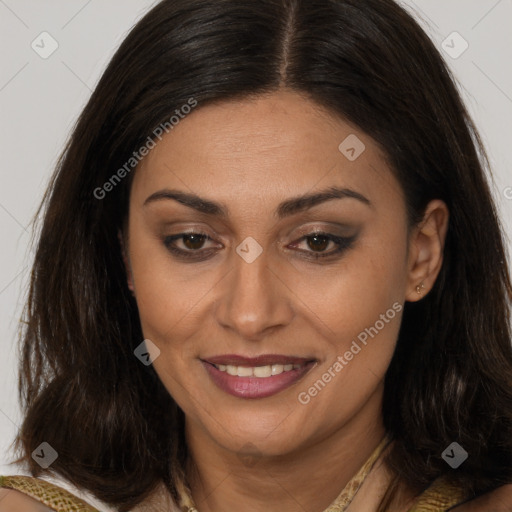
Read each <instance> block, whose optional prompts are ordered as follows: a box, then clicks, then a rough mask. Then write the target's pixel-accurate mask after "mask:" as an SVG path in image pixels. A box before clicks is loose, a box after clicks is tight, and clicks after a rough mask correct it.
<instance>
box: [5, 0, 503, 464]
mask: <svg viewBox="0 0 512 512" xmlns="http://www.w3.org/2000/svg"><path fill="white" fill-rule="evenodd" d="M254 1H258V0H254ZM154 3H156V2H154V1H149V0H123V1H120V0H117V1H116V0H45V1H44V2H42V1H41V0H0V46H1V48H2V53H1V66H0V113H1V117H0V119H1V133H0V147H1V156H2V160H1V166H0V169H1V170H0V176H1V178H0V180H1V186H0V229H1V234H2V237H1V249H0V350H1V351H0V355H1V357H0V474H9V468H8V467H7V466H6V465H5V464H6V462H7V461H8V460H10V459H11V455H10V453H9V451H8V449H9V445H10V443H11V442H12V440H13V438H14V435H15V432H16V430H17V428H18V425H19V424H20V421H21V416H20V411H19V407H18V402H17V328H18V323H19V321H20V318H21V313H22V307H23V303H24V301H25V298H26V290H27V283H28V278H29V275H30V264H31V261H32V252H31V249H30V245H29V242H30V239H31V227H30V222H31V219H32V217H33V215H34V212H35V209H36V207H37V205H38V204H39V201H40V200H41V197H42V194H43V192H44V190H45V186H46V184H47V182H48V180H49V177H50V175H51V173H52V171H53V168H54V165H55V163H56V160H57V157H58V155H59V154H60V152H61V150H62V149H63V147H64V143H65V141H66V139H67V137H68V135H69V133H70V130H71V127H72V125H73V123H74V121H75V120H76V118H77V116H78V114H79V113H80V111H81V109H82V108H83V106H84V105H85V103H86V101H87V100H88V98H89V96H90V94H91V91H92V89H93V88H94V86H95V84H96V83H97V81H98V79H99V77H100V75H101V73H102V71H103V70H104V68H105V67H106V65H107V63H108V61H109V60H110V58H111V57H112V55H113V53H114V51H115V50H116V48H117V47H118V45H119V44H120V42H121V41H122V39H123V38H124V37H125V36H126V34H127V33H128V31H129V30H130V28H131V27H132V26H133V24H134V23H135V22H136V21H137V20H138V19H140V17H141V16H142V15H143V14H144V13H145V12H146V11H147V10H148V9H149V7H150V6H151V5H153V4H154ZM401 3H402V4H403V5H404V6H405V7H406V8H407V9H408V10H410V11H411V12H412V13H413V14H414V16H415V17H416V18H417V19H418V20H419V21H420V23H421V24H422V26H423V27H424V29H425V30H426V31H427V33H428V34H429V35H430V37H431V38H432V40H433V41H434V42H435V44H436V45H437V47H438V48H439V49H440V50H441V52H442V53H443V55H444V57H445V60H446V61H447V62H448V64H449V66H450V67H451V69H452V70H453V72H454V74H455V76H456V77H457V79H458V82H459V85H460V90H461V92H462V94H463V98H464V100H465V102H466V104H467V105H468V107H469V110H470V112H471V114H472V116H473V118H474V119H475V121H476V124H477V127H478V129H479V131H480V133H481V134H482V136H483V139H484V142H485V144H486V147H487V150H488V152H489V156H490V159H491V165H492V168H493V171H494V175H495V176H494V184H493V191H494V193H495V197H496V202H497V205H498V208H499V209H500V212H501V214H502V218H503V222H504V226H505V229H506V232H507V234H508V233H511V232H512V173H511V167H510V163H511V154H512V147H511V146H512V70H511V63H512V26H511V25H512V0H414V1H413V0H407V1H404V2H401ZM475 221H476V222H477V221H478V219H475ZM508 245H509V248H510V247H512V246H511V244H510V242H508Z"/></svg>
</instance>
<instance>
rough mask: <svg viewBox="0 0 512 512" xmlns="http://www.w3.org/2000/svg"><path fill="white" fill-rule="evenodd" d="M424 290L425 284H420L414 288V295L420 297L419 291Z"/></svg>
mask: <svg viewBox="0 0 512 512" xmlns="http://www.w3.org/2000/svg"><path fill="white" fill-rule="evenodd" d="M424 288H425V283H421V284H419V285H418V286H416V293H417V294H418V295H421V291H422V290H423V289H424Z"/></svg>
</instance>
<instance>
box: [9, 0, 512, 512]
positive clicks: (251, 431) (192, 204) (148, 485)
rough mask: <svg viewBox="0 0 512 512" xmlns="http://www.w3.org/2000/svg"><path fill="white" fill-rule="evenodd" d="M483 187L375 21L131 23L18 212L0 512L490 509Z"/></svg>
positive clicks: (261, 15) (499, 445)
mask: <svg viewBox="0 0 512 512" xmlns="http://www.w3.org/2000/svg"><path fill="white" fill-rule="evenodd" d="M479 156H481V160H480V159H479ZM485 162H486V160H485V153H484V150H483V148H482V145H481V142H480V139H479V137H478V134H477V132H476V130H475V128H474V126H473V124H472V122H471V120H470V118H469V116H468V114H467V112H466V110H465V108H464V106H463V104H462V102H461V99H460V97H459V95H458V93H457V90H456V87H455V85H454V82H453V79H452V78H451V76H450V73H449V70H448V69H447V67H446V65H445V64H444V63H443V60H442V58H441V57H440V55H439V53H438V51H437V50H436V49H435V47H434V46H433V45H432V43H431V42H430V40H429V39H428V37H427V36H426V35H425V33H424V32H423V31H422V30H421V29H420V28H419V26H418V25H417V23H416V22H415V21H414V20H413V19H412V18H411V17H410V15H408V14H407V13H406V12H405V11H404V10H403V9H402V8H401V7H399V6H398V5H397V4H395V3H394V2H393V1H391V0H364V1H361V0H335V1H334V0H307V1H305V0H304V1H302V0H261V1H258V2H254V1H252V0H242V1H240V0H237V1H236V2H235V1H233V0H221V1H217V2H206V1H205V0H164V1H163V2H161V3H159V4H158V5H156V6H155V7H154V8H153V9H152V10H151V11H150V12H149V13H148V14H147V15H146V16H145V17H144V18H143V19H142V20H141V21H140V22H139V23H138V24H137V25H136V26H135V27H134V28H133V30H132V31H131V33H130V34H129V35H128V37H127V38H126V39H125V41H124V42H123V44H122V45H121V47H120V49H119V50H118V52H117V53H116V55H115V56H114V58H113V59H112V61H111V63H110V64H109V66H108V68H107V70H106V71H105V73H104V75H103V77H102V79H101V80H100V82H99V84H98V86H97V87H96V89H95V91H94V93H93V95H92V97H91V99H90V101H89V103H88V104H87V106H86V107H85V109H84V111H83V113H82V115H81V117H80V119H79V121H78V123H77V125H76V127H75V130H74V132H73V135H72V137H71V140H70V142H69V144H68V146H67V148H66V151H65V152H64V154H63V156H62V158H61V160H60V162H59V165H58V169H57V171H56V174H55V177H54V179H53V181H52V183H51V186H50V188H49V190H48V192H47V195H46V197H45V202H44V205H45V206H46V209H45V214H44V222H43V226H42V231H41V235H40V239H39V245H38V249H37V256H36V260H35V264H34V272H33V274H32V281H31V288H30V297H29V302H28V308H27V323H26V327H25V330H24V333H23V360H22V367H21V374H20V375H21V376H20V385H21V398H22V400H23V404H24V407H25V419H24V422H23V425H22V428H21V431H20V433H19V437H18V447H19V449H20V460H19V461H18V462H19V463H21V462H24V463H25V464H26V467H27V469H28V471H29V475H30V477H28V478H24V477H22V476H14V475H11V476H7V477H4V478H3V480H2V482H1V485H2V486H3V488H4V489H3V493H4V494H3V500H2V501H0V510H7V509H8V508H6V507H8V506H11V504H12V503H16V502H18V503H23V507H24V508H23V510H39V509H38V508H36V507H41V506H43V507H44V508H43V510H93V509H95V508H97V509H98V510H118V511H128V510H130V511H134V510H136V511H138V510H159V511H161V510H188V511H194V510H197V511H199V512H210V511H211V512H218V511H225V510H244V511H245V510H247V511H259V510H265V511H274V510H275V511H277V510H279V511H282V510H286V511H302V510H307V511H318V512H321V511H324V510H325V511H329V512H334V511H341V510H348V511H349V512H358V511H359V512H362V511H364V512H370V511H378V512H383V511H386V510H387V511H393V512H406V511H419V510H422V511H426V510H428V511H444V510H448V509H453V510H457V511H459V512H464V511H473V510H490V507H493V508H494V509H496V510H511V508H510V507H511V505H510V504H511V503H512V498H511V485H510V484H511V483H512V456H511V454H512V435H511V434H512V385H511V375H512V347H511V336H510V326H509V322H508V320H509V316H508V315H509V306H510V299H511V297H512V287H511V283H510V277H509V274H508V270H507V264H506V259H505V251H504V244H503V235H502V232H501V228H500V224H499V221H498V219H497V215H496V211H495V207H494V205H493V202H492V199H491V194H490V191H489V186H488V183H487V180H486V176H485V173H484V169H485ZM61 487H64V488H66V489H68V491H70V493H68V492H66V491H65V490H63V489H61ZM80 499H83V501H81V500H80ZM56 502H59V503H56ZM63 503H64V504H63ZM1 507H4V508H3V509H2V508H1ZM59 507H60V508H59ZM500 507H501V508H500ZM507 507H508V508H507ZM9 510H11V508H9Z"/></svg>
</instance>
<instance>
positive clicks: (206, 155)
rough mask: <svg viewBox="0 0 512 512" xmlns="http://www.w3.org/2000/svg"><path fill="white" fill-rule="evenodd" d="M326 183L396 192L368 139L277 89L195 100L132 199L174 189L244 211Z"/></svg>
mask: <svg viewBox="0 0 512 512" xmlns="http://www.w3.org/2000/svg"><path fill="white" fill-rule="evenodd" d="M328 186H339V187H344V188H351V189H355V190H356V191H358V192H359V193H361V194H362V195H365V196H366V197H368V196H370V195H375V194H376V193H377V192H379V187H380V189H381V190H380V192H385V191H387V192H388V195H389V194H392V195H396V194H399V195H400V190H399V185H398V183H397V182H396V180H394V178H393V176H392V173H391V171H390V169H389V167H388V164H387V163H386V160H385V157H384V154H383V153H382V151H381V149H380V148H379V146H378V145H377V144H376V143H375V142H374V141H373V140H372V139H371V138H369V137H368V136H367V135H366V134H365V133H363V132H362V131H361V130H359V129H358V128H357V127H355V126H353V125H351V124H349V123H347V122H346V121H344V120H343V119H341V118H339V117H338V116H335V115H334V114H332V113H329V112H327V111H326V110H324V109H323V108H322V107H320V106H319V105H317V104H316V103H314V102H312V101H310V100H308V99H306V98H305V97H303V96H302V95H299V94H296V93H292V92H289V91H286V92H283V91H281V92H276V93H272V94H268V95H264V96H261V97H258V98H252V99H243V100H237V101H228V102H224V103H218V104H212V105H206V106H204V107H201V105H198V107H196V109H195V110H194V111H192V113H190V114H189V115H187V116H186V117H185V118H184V119H182V120H180V122H179V124H178V125H176V126H175V127H174V128H173V129H172V131H170V132H169V133H167V134H165V135H164V136H163V137H162V140H161V141H159V142H157V144H156V147H155V148H154V149H152V150H151V151H150V152H149V154H148V155H147V156H146V157H145V158H144V159H143V161H142V162H141V163H140V164H139V166H138V168H137V171H136V173H135V176H134V181H133V185H132V201H135V202H137V203H139V204H142V203H143V202H144V200H145V199H146V198H147V197H148V196H149V195H151V194H152V193H154V192H155V191H157V190H159V189H165V188H172V189H181V190H183V191H187V192H192V193H194V194H197V195H200V196H207V197H208V196H209V197H215V198H216V199H217V200H218V201H220V202H224V203H226V204H228V203H230V202H234V201H235V202H237V203H238V206H239V207H240V208H243V205H244V204H246V205H247V207H248V208H249V207H253V206H254V205H255V204H256V203H259V204H260V205H262V206H263V204H266V205H270V204H271V203H277V202H279V201H281V200H282V199H283V198H285V197H289V196H296V195H300V194H304V193H307V192H310V191H312V190H314V189H325V187H328ZM382 187H385V190H383V189H382ZM395 200H396V199H395Z"/></svg>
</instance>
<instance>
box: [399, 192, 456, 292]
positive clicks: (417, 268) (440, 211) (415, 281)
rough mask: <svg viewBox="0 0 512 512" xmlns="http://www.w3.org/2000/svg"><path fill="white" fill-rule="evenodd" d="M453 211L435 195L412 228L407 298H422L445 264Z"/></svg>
mask: <svg viewBox="0 0 512 512" xmlns="http://www.w3.org/2000/svg"><path fill="white" fill-rule="evenodd" d="M449 218H450V212H449V210H448V207H447V206H446V204H445V203H444V202H443V201H441V200H439V199H435V200H433V201H431V202H430V203H429V204H428V205H427V208H426V210H425V215H424V216H423V219H422V221H421V222H420V223H419V224H418V225H417V226H416V227H415V228H414V229H413V232H412V234H411V237H410V241H409V258H408V282H407V290H406V296H405V298H406V300H408V301H409V302H416V301H419V300H421V299H422V298H423V297H424V296H425V295H426V294H427V293H429V292H430V290H431V289H432V288H433V286H434V283H435V281H436V279H437V276H438V275H439V272H440V271H441V267H442V265H443V252H444V246H445V240H446V233H447V232H448V224H449Z"/></svg>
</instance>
